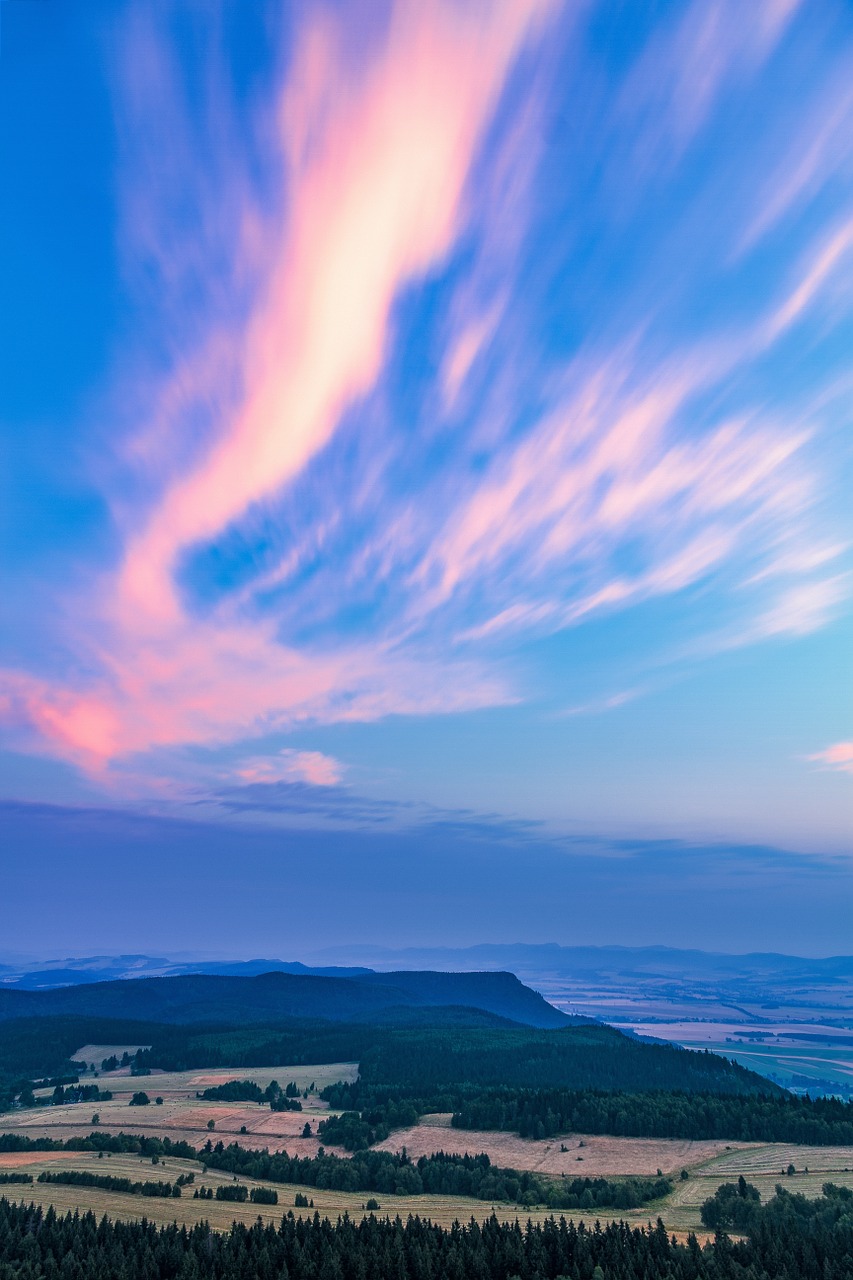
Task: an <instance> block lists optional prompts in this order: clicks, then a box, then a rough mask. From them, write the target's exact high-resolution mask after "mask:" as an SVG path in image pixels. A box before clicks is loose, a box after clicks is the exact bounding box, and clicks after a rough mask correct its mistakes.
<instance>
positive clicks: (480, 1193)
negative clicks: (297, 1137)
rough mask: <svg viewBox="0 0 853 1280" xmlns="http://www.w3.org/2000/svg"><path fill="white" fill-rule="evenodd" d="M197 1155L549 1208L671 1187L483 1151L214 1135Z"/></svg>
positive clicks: (365, 1185) (359, 1186)
mask: <svg viewBox="0 0 853 1280" xmlns="http://www.w3.org/2000/svg"><path fill="white" fill-rule="evenodd" d="M198 1158H200V1159H201V1160H203V1161H204V1164H205V1166H206V1167H207V1168H211V1169H218V1170H221V1171H223V1172H226V1173H231V1174H235V1175H237V1176H240V1177H244V1178H255V1179H259V1180H263V1181H265V1182H278V1183H295V1184H297V1185H301V1186H309V1187H317V1188H320V1189H325V1190H333V1191H376V1192H379V1193H381V1194H384V1195H401V1196H403V1195H404V1196H418V1195H446V1196H470V1197H473V1198H474V1199H478V1200H489V1201H494V1202H498V1201H500V1202H504V1203H510V1204H519V1205H528V1206H529V1205H534V1204H536V1205H547V1206H549V1207H550V1208H552V1209H597V1208H600V1209H604V1208H607V1209H634V1208H638V1207H640V1206H641V1205H644V1204H648V1203H650V1202H651V1201H653V1200H658V1199H660V1198H661V1197H662V1196H665V1195H668V1194H669V1192H670V1191H671V1190H672V1183H671V1182H670V1181H669V1180H668V1179H667V1178H664V1177H658V1178H621V1179H612V1180H611V1179H607V1178H573V1179H568V1178H565V1179H564V1178H554V1179H551V1178H546V1177H543V1176H541V1175H539V1174H535V1173H531V1172H528V1171H527V1170H524V1171H519V1170H517V1169H507V1168H501V1167H499V1166H496V1165H493V1164H492V1163H491V1161H490V1159H489V1157H488V1156H487V1155H485V1154H480V1155H462V1156H460V1155H448V1154H446V1153H445V1152H442V1151H439V1152H435V1153H434V1154H432V1155H429V1156H421V1157H420V1159H418V1160H417V1161H413V1160H412V1159H410V1157H409V1156H408V1155H407V1154H406V1152H405V1151H402V1152H390V1151H358V1152H355V1153H354V1154H353V1155H352V1156H351V1157H350V1158H348V1159H342V1158H340V1157H339V1156H336V1155H333V1154H330V1153H328V1152H326V1151H324V1150H323V1148H322V1147H321V1148H320V1151H319V1152H318V1154H317V1155H316V1156H291V1155H288V1154H287V1152H285V1151H282V1152H274V1153H270V1152H269V1151H266V1150H264V1151H251V1150H248V1149H247V1148H245V1147H241V1146H240V1145H239V1144H238V1143H236V1142H235V1143H232V1144H231V1145H229V1146H227V1147H226V1146H225V1145H224V1144H223V1143H222V1142H217V1143H216V1145H215V1146H214V1145H213V1143H212V1142H211V1141H210V1140H209V1141H208V1142H207V1144H206V1145H205V1147H204V1148H203V1149H202V1151H201V1153H200V1156H199V1157H198Z"/></svg>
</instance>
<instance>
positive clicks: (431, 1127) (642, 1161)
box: [377, 1115, 744, 1178]
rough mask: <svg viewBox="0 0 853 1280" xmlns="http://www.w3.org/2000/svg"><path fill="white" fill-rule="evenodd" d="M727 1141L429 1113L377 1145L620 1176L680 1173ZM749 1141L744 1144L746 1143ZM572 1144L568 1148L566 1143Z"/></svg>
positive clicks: (552, 1172) (574, 1174)
mask: <svg viewBox="0 0 853 1280" xmlns="http://www.w3.org/2000/svg"><path fill="white" fill-rule="evenodd" d="M736 1145H738V1144H734V1143H725V1142H689V1141H686V1140H682V1139H678V1138H672V1139H670V1138H610V1137H606V1136H602V1135H600V1134H595V1135H592V1134H580V1133H573V1134H571V1135H567V1136H566V1137H564V1138H546V1139H544V1140H542V1141H536V1140H534V1139H532V1138H519V1136H518V1135H517V1134H515V1133H501V1132H497V1131H494V1130H489V1131H485V1130H484V1131H479V1130H473V1129H452V1128H450V1116H449V1115H433V1116H424V1117H423V1118H422V1120H421V1122H420V1124H418V1125H415V1126H414V1127H413V1128H411V1129H400V1130H398V1131H397V1132H396V1133H392V1135H391V1137H390V1138H388V1139H386V1141H385V1142H380V1143H379V1144H378V1145H377V1150H379V1151H400V1150H401V1149H402V1148H403V1147H405V1148H406V1150H407V1152H408V1153H409V1155H410V1156H411V1157H412V1158H413V1159H417V1158H418V1157H419V1156H424V1155H429V1154H430V1153H431V1152H433V1151H445V1152H447V1153H448V1154H458V1155H464V1153H465V1152H466V1151H467V1152H470V1153H471V1154H474V1153H475V1152H476V1153H479V1152H481V1151H484V1152H485V1153H486V1155H487V1156H488V1157H489V1159H490V1160H491V1162H492V1164H498V1165H502V1166H503V1167H504V1168H509V1169H529V1170H531V1171H532V1172H534V1173H542V1174H547V1175H548V1176H550V1177H555V1178H559V1177H560V1175H561V1174H565V1175H566V1177H567V1178H582V1177H589V1178H595V1177H600V1176H603V1177H614V1176H618V1175H619V1174H646V1175H654V1174H655V1173H657V1171H658V1169H660V1170H661V1172H663V1173H667V1174H671V1173H679V1172H680V1171H681V1170H682V1169H685V1168H690V1167H691V1166H694V1165H697V1164H702V1163H704V1162H705V1161H707V1160H711V1159H713V1158H714V1157H715V1156H718V1155H720V1154H724V1153H725V1152H727V1151H730V1150H732V1149H733V1148H734V1147H735V1146H736ZM740 1145H744V1144H740ZM563 1147H566V1148H567V1150H565V1151H563V1150H561V1148H563Z"/></svg>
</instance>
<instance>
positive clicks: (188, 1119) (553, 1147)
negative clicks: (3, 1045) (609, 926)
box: [0, 1046, 853, 1236]
mask: <svg viewBox="0 0 853 1280" xmlns="http://www.w3.org/2000/svg"><path fill="white" fill-rule="evenodd" d="M96 1047H97V1048H98V1049H100V1048H101V1046H96ZM110 1047H112V1046H110ZM116 1047H117V1048H119V1049H123V1046H116ZM355 1075H356V1068H355V1066H354V1064H353V1063H336V1064H332V1065H325V1066H300V1067H296V1066H294V1067H276V1068H269V1067H264V1068H238V1069H234V1070H229V1069H222V1070H216V1071H209V1070H207V1071H188V1072H178V1073H159V1074H157V1073H154V1074H152V1075H150V1076H144V1077H133V1076H130V1075H128V1074H126V1073H122V1072H119V1073H110V1074H108V1075H101V1076H100V1078H99V1080H98V1083H99V1084H100V1085H101V1087H103V1088H105V1089H111V1090H112V1091H113V1092H114V1094H115V1097H114V1099H113V1101H112V1102H104V1103H97V1104H92V1103H78V1104H74V1105H67V1106H61V1107H51V1108H49V1109H45V1110H38V1111H19V1112H13V1113H9V1114H7V1115H5V1116H3V1117H2V1119H0V1129H2V1131H5V1132H12V1131H18V1132H23V1133H26V1134H27V1135H29V1136H31V1137H38V1136H44V1137H53V1138H66V1137H70V1136H72V1135H74V1136H76V1135H84V1134H88V1133H89V1132H91V1128H92V1125H91V1115H92V1112H93V1111H94V1110H97V1111H98V1114H99V1116H100V1125H99V1127H100V1128H101V1129H103V1130H106V1131H108V1132H113V1133H117V1132H119V1131H120V1130H123V1131H124V1132H125V1133H141V1134H148V1135H154V1134H161V1135H164V1136H165V1135H167V1136H169V1137H171V1138H174V1139H177V1138H183V1139H185V1140H186V1141H189V1142H192V1143H193V1144H194V1145H196V1146H197V1147H201V1146H202V1144H203V1143H204V1142H205V1141H206V1140H207V1139H208V1138H213V1139H214V1140H218V1139H220V1138H221V1139H222V1140H223V1141H225V1142H226V1143H227V1142H231V1141H235V1140H238V1141H240V1142H241V1143H242V1144H243V1145H245V1146H253V1147H261V1146H267V1147H269V1148H270V1149H271V1150H283V1149H286V1150H288V1151H289V1152H290V1153H291V1154H298V1155H314V1154H315V1153H316V1150H317V1147H318V1145H319V1143H318V1140H317V1137H316V1122H317V1121H318V1120H319V1119H321V1118H322V1117H323V1115H326V1114H328V1110H327V1108H326V1105H325V1103H323V1102H322V1101H321V1100H320V1099H319V1098H317V1096H316V1095H314V1094H312V1095H309V1097H308V1098H307V1099H303V1100H302V1105H303V1108H304V1110H303V1111H302V1112H271V1111H270V1109H269V1107H267V1106H263V1107H261V1106H258V1105H256V1104H253V1103H237V1104H227V1105H226V1104H221V1103H215V1102H207V1101H204V1100H203V1099H200V1098H196V1096H195V1095H196V1092H200V1091H201V1090H203V1089H206V1088H208V1087H210V1086H212V1085H216V1084H222V1083H224V1082H225V1081H226V1080H231V1079H251V1080H254V1081H255V1082H256V1083H257V1084H259V1085H260V1086H261V1087H262V1088H264V1087H266V1085H267V1084H268V1083H269V1081H270V1080H271V1079H276V1080H278V1082H279V1084H281V1085H282V1086H283V1085H284V1084H286V1083H287V1082H288V1081H289V1080H294V1081H295V1082H296V1084H297V1085H298V1086H299V1087H300V1089H305V1088H307V1087H308V1086H309V1085H310V1084H311V1083H312V1082H313V1083H314V1084H315V1085H316V1086H317V1088H318V1089H319V1088H322V1087H323V1086H324V1085H326V1084H328V1083H330V1082H331V1081H333V1080H341V1079H354V1078H355ZM138 1089H144V1090H145V1091H146V1092H147V1093H148V1094H149V1096H150V1097H151V1098H152V1103H151V1105H150V1106H147V1107H132V1108H131V1107H129V1106H128V1103H129V1100H130V1097H131V1095H132V1093H134V1092H135V1091H136V1090H138ZM156 1096H160V1097H162V1098H163V1103H162V1105H161V1106H157V1105H156V1104H155V1103H154V1102H153V1099H154V1098H155V1097H156ZM210 1120H213V1122H214V1128H213V1130H210V1129H209V1128H208V1122H209V1121H210ZM306 1120H307V1121H308V1122H309V1123H310V1124H311V1126H312V1129H313V1130H314V1134H313V1135H312V1137H311V1138H303V1137H302V1136H301V1133H302V1128H303V1126H304V1124H305V1122H306ZM449 1122H450V1117H449V1115H432V1116H425V1117H424V1118H423V1120H422V1121H421V1123H420V1124H418V1125H416V1126H414V1127H413V1128H411V1129H406V1130H402V1131H398V1132H397V1133H395V1134H393V1135H392V1137H391V1138H390V1139H389V1140H388V1141H387V1142H385V1143H382V1144H381V1146H380V1149H386V1150H398V1149H400V1148H401V1147H403V1146H405V1147H406V1149H407V1151H408V1152H409V1154H410V1155H411V1156H412V1157H414V1158H417V1157H418V1156H420V1155H428V1154H430V1153H432V1152H435V1151H441V1150H443V1151H447V1152H460V1153H461V1152H465V1151H468V1152H471V1153H479V1152H481V1151H485V1152H486V1153H487V1154H488V1155H489V1157H490V1159H491V1160H492V1161H493V1163H495V1164H499V1165H502V1166H505V1167H511V1168H517V1169H529V1170H532V1171H535V1172H537V1173H539V1174H540V1175H544V1176H553V1177H559V1176H560V1175H561V1174H565V1176H566V1177H567V1178H573V1177H580V1176H590V1177H595V1176H606V1177H614V1176H619V1175H630V1174H638V1175H640V1174H646V1175H649V1174H655V1173H656V1172H657V1170H658V1169H660V1170H662V1171H663V1172H664V1173H668V1174H670V1175H675V1176H674V1178H673V1181H674V1190H673V1192H672V1194H671V1195H670V1196H668V1197H667V1198H666V1199H665V1200H663V1201H661V1202H659V1203H657V1204H654V1205H650V1206H647V1207H646V1208H644V1209H636V1210H628V1211H622V1212H620V1213H618V1214H616V1213H612V1214H608V1213H606V1212H599V1213H597V1214H595V1215H592V1214H583V1213H578V1212H573V1213H571V1214H567V1215H566V1216H569V1217H572V1218H574V1219H575V1220H576V1221H580V1220H584V1221H586V1222H593V1221H595V1219H596V1218H597V1219H599V1220H600V1221H602V1222H605V1221H608V1220H610V1219H612V1218H617V1217H618V1218H622V1219H625V1220H627V1221H630V1222H634V1223H646V1222H648V1221H649V1220H654V1219H656V1218H657V1216H658V1215H660V1216H661V1217H662V1218H663V1220H664V1222H665V1224H666V1226H667V1228H668V1229H669V1230H671V1231H674V1232H676V1233H677V1234H679V1235H683V1234H684V1233H685V1232H688V1231H696V1232H697V1233H698V1234H700V1236H701V1235H703V1234H704V1233H703V1230H702V1226H701V1220H700V1216H699V1209H700V1206H701V1204H702V1202H703V1201H704V1200H705V1199H706V1198H707V1197H708V1196H709V1195H712V1194H713V1192H714V1190H715V1189H716V1188H717V1187H718V1186H719V1185H720V1184H721V1183H722V1182H728V1181H733V1180H736V1179H737V1177H738V1175H739V1174H741V1173H743V1174H744V1176H745V1177H746V1178H747V1179H748V1180H749V1181H751V1182H753V1183H754V1184H755V1185H756V1186H758V1188H759V1190H760V1191H761V1194H762V1198H764V1199H767V1198H768V1197H769V1196H771V1195H772V1194H773V1189H774V1187H775V1185H776V1183H777V1182H783V1183H784V1185H785V1187H786V1188H787V1189H789V1190H797V1191H804V1192H806V1193H807V1194H810V1195H817V1194H819V1193H820V1189H821V1186H822V1184H823V1183H824V1182H826V1181H833V1182H837V1183H841V1184H843V1185H845V1186H850V1187H851V1188H853V1148H850V1147H844V1148H839V1147H832V1148H827V1147H818V1148H809V1147H795V1146H788V1145H784V1144H771V1145H766V1144H765V1145H759V1144H736V1143H722V1142H687V1141H679V1140H665V1139H638V1138H610V1137H602V1136H599V1135H587V1136H584V1135H581V1134H571V1135H565V1136H564V1137H563V1138H559V1137H558V1138H556V1139H546V1140H544V1141H533V1140H528V1139H523V1138H519V1137H518V1136H517V1135H515V1134H509V1133H499V1132H488V1133H485V1132H484V1133H480V1132H473V1131H468V1130H455V1129H452V1128H451V1127H450V1123H449ZM244 1125H245V1128H246V1132H245V1133H241V1132H240V1130H241V1127H242V1126H244ZM562 1147H565V1148H566V1150H561V1148H562ZM789 1164H793V1165H794V1166H795V1167H796V1173H795V1174H794V1175H792V1176H789V1175H787V1174H786V1173H784V1170H786V1169H787V1167H788V1166H789ZM61 1168H65V1169H75V1170H89V1171H91V1172H95V1173H100V1174H106V1173H109V1174H111V1175H113V1176H122V1177H129V1178H131V1179H133V1180H139V1181H144V1180H146V1179H151V1178H154V1179H160V1178H166V1179H169V1180H172V1179H174V1178H175V1177H177V1176H178V1174H179V1173H188V1172H193V1173H195V1184H194V1185H195V1186H201V1185H205V1186H207V1187H212V1188H213V1189H214V1190H215V1188H216V1187H217V1186H218V1185H220V1184H223V1183H231V1182H232V1181H234V1179H233V1178H232V1177H231V1175H229V1174H226V1173H221V1172H218V1171H216V1170H210V1171H209V1172H207V1173H203V1172H202V1169H201V1167H200V1166H199V1165H197V1164H193V1163H192V1162H189V1161H184V1160H177V1159H173V1158H167V1159H166V1160H163V1161H161V1162H160V1163H159V1164H158V1165H157V1166H154V1167H152V1163H151V1160H150V1159H147V1158H144V1157H140V1156H135V1155H105V1156H103V1157H102V1158H98V1156H97V1155H96V1154H94V1153H91V1152H88V1153H80V1152H46V1153H45V1152H41V1153H40V1152H17V1153H7V1154H0V1171H3V1170H12V1169H15V1170H17V1171H20V1172H29V1173H31V1174H33V1176H34V1177H37V1176H38V1174H39V1173H40V1172H41V1171H42V1170H44V1169H53V1170H56V1169H61ZM682 1169H684V1170H688V1172H689V1176H688V1178H687V1180H686V1181H682V1180H681V1179H680V1177H679V1176H678V1175H680V1172H681V1170H682ZM806 1170H808V1172H806ZM240 1181H241V1182H243V1183H244V1184H245V1185H246V1186H248V1187H249V1188H251V1187H253V1186H263V1185H266V1186H271V1185H275V1184H271V1183H263V1182H258V1181H256V1180H253V1179H250V1178H241V1179H240ZM276 1190H277V1191H278V1196H279V1203H278V1205H276V1206H266V1205H255V1204H252V1203H246V1204H236V1203H234V1202H229V1201H216V1200H201V1199H199V1200H194V1199H193V1198H192V1192H193V1187H190V1188H185V1189H184V1194H183V1196H182V1198H181V1199H180V1200H173V1199H172V1200H167V1199H156V1198H149V1197H145V1198H142V1197H138V1196H134V1195H130V1194H128V1193H122V1192H113V1191H104V1190H101V1189H98V1188H88V1187H70V1186H62V1185H57V1184H39V1183H37V1182H34V1183H33V1184H32V1185H27V1186H20V1187H19V1186H16V1185H9V1186H3V1187H0V1193H2V1194H3V1195H5V1196H6V1197H7V1198H10V1199H17V1200H23V1201H25V1202H29V1201H35V1202H36V1203H40V1204H44V1205H47V1204H53V1205H55V1206H56V1208H57V1209H59V1210H62V1211H65V1210H75V1209H79V1210H81V1211H82V1210H88V1209H91V1210H92V1211H93V1212H95V1213H97V1214H99V1215H101V1214H108V1215H109V1216H111V1217H115V1218H122V1219H137V1218H141V1217H146V1218H148V1219H149V1220H151V1221H154V1222H158V1223H166V1222H173V1221H177V1222H179V1223H185V1224H187V1225H192V1224H194V1223H197V1222H200V1221H209V1222H210V1223H211V1225H212V1226H213V1227H215V1228H216V1229H225V1228H227V1227H228V1226H230V1224H231V1222H232V1221H234V1220H236V1221H241V1222H247V1223H248V1222H254V1221H255V1220H256V1219H257V1218H258V1216H259V1215H260V1216H261V1217H263V1218H264V1219H266V1220H268V1221H273V1222H275V1221H278V1220H279V1218H280V1217H281V1215H282V1214H283V1213H287V1212H289V1211H290V1210H293V1211H294V1212H295V1213H297V1214H299V1213H302V1214H305V1213H309V1214H310V1213H312V1212H314V1210H316V1211H317V1212H318V1213H320V1214H321V1215H324V1216H328V1217H329V1218H331V1219H333V1220H334V1219H336V1218H337V1217H338V1215H340V1214H343V1213H349V1214H350V1215H351V1216H356V1217H359V1216H361V1214H362V1212H363V1206H364V1205H365V1203H366V1201H367V1199H368V1197H369V1196H370V1194H371V1193H369V1192H357V1193H348V1192H340V1191H321V1190H317V1189H316V1188H313V1187H299V1186H294V1185H286V1186H282V1185H277V1186H276ZM297 1193H301V1194H302V1195H304V1196H305V1197H306V1198H307V1199H308V1200H309V1201H310V1200H313V1202H314V1209H313V1210H312V1209H308V1210H305V1209H302V1210H297V1209H295V1206H294V1199H295V1196H296V1195H297ZM380 1200H381V1210H380V1211H381V1213H382V1214H386V1213H388V1214H391V1215H392V1216H396V1215H397V1214H399V1215H400V1216H402V1217H403V1218H405V1217H406V1216H407V1215H408V1214H410V1213H411V1214H419V1215H421V1216H423V1217H429V1218H431V1219H432V1220H433V1221H435V1222H439V1223H441V1224H443V1225H450V1224H451V1223H452V1222H454V1221H456V1220H459V1221H466V1220H468V1219H469V1218H471V1217H472V1216H473V1217H475V1218H478V1219H483V1218H485V1217H487V1216H488V1215H489V1214H490V1213H491V1212H492V1209H493V1206H492V1205H491V1203H489V1202H485V1201H477V1200H472V1199H468V1198H464V1197H453V1196H387V1197H380ZM494 1210H495V1212H496V1213H497V1216H498V1217H499V1218H501V1219H503V1220H508V1221H513V1220H515V1218H516V1217H521V1218H522V1219H525V1220H526V1219H527V1218H528V1217H529V1218H532V1219H533V1220H534V1221H536V1220H540V1219H542V1218H544V1217H546V1216H548V1210H546V1209H545V1208H536V1207H534V1208H532V1209H524V1210H519V1209H517V1208H516V1207H515V1206H511V1205H500V1204H497V1205H495V1206H494Z"/></svg>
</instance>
